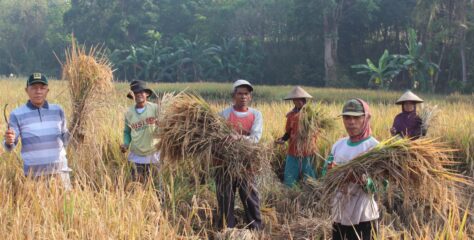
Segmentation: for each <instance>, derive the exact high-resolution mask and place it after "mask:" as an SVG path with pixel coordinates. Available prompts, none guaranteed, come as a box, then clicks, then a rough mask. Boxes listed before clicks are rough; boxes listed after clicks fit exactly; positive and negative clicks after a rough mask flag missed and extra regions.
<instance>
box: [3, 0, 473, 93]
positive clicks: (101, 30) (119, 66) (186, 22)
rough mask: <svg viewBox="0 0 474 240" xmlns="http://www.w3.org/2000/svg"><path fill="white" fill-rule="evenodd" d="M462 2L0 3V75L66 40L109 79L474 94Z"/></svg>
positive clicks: (467, 3)
mask: <svg viewBox="0 0 474 240" xmlns="http://www.w3.org/2000/svg"><path fill="white" fill-rule="evenodd" d="M473 10H474V1H473V0H398V1H393V0H100V1H99V0H70V1H69V0H35V1H33V0H2V1H0V32H1V35H0V74H4V75H7V74H10V73H13V74H23V75H26V74H28V73H30V72H32V71H42V72H46V73H47V74H48V75H51V76H55V77H60V74H61V70H60V64H59V61H58V60H61V59H63V58H64V50H65V49H66V48H67V46H68V45H69V44H70V42H71V37H72V35H73V34H74V36H75V37H76V38H77V40H78V42H79V43H83V44H86V45H88V46H92V45H97V44H99V45H102V46H103V47H104V48H106V49H107V53H108V55H109V58H110V59H111V61H112V63H113V64H114V67H115V69H116V70H115V77H116V78H117V79H120V80H131V79H143V80H146V81H160V82H176V81H177V82H195V81H217V82H221V81H232V80H235V79H237V78H246V79H249V80H251V81H252V82H255V83H258V84H292V85H294V84H302V85H312V86H330V87H358V88H368V87H370V88H384V89H406V88H414V89H419V90H421V91H426V92H440V93H449V92H454V91H462V92H473V91H474V69H473V68H472V67H470V66H472V62H473V61H474V51H473V48H474V31H473V21H474V11H473Z"/></svg>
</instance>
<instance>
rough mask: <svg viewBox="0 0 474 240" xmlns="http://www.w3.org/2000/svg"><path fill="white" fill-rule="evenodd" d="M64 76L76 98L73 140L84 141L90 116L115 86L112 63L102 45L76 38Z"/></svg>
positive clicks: (71, 126)
mask: <svg viewBox="0 0 474 240" xmlns="http://www.w3.org/2000/svg"><path fill="white" fill-rule="evenodd" d="M61 65H62V71H63V72H62V77H63V79H64V80H66V81H67V82H68V86H69V93H70V95H71V102H72V120H71V123H70V124H69V128H70V133H71V137H72V140H73V143H82V142H83V141H84V138H85V135H86V126H89V127H90V124H87V120H88V119H91V116H90V115H91V113H92V112H93V111H94V110H95V109H97V108H98V104H99V103H101V102H103V101H102V100H103V99H104V98H105V96H107V93H110V92H111V90H112V89H114V87H113V85H112V79H113V74H112V68H111V63H110V62H109V60H108V59H107V58H106V57H105V55H104V51H103V49H102V48H100V47H99V46H95V47H91V48H90V49H89V50H88V51H87V50H86V47H85V46H78V45H77V43H76V41H75V39H74V38H73V39H72V44H71V47H70V48H69V49H67V50H66V60H65V62H64V63H61Z"/></svg>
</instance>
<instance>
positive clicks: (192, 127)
mask: <svg viewBox="0 0 474 240" xmlns="http://www.w3.org/2000/svg"><path fill="white" fill-rule="evenodd" d="M233 136H234V137H233ZM236 136H237V133H236V132H235V131H234V130H233V128H232V127H231V126H230V125H229V124H228V123H227V121H226V120H225V119H224V118H222V117H221V116H220V115H219V114H218V113H217V111H215V110H214V109H213V108H212V107H211V106H210V105H209V104H208V103H207V102H206V101H205V100H204V99H202V98H201V97H199V96H197V95H193V94H189V93H184V92H182V93H179V94H176V95H174V96H173V97H169V98H168V99H167V102H166V103H163V104H162V111H161V113H160V119H159V124H158V128H157V132H156V137H157V138H158V139H159V142H158V145H157V148H158V149H159V151H160V153H161V159H162V160H163V161H164V162H165V163H169V164H172V165H175V166H178V165H183V164H189V165H190V167H191V171H194V173H195V174H197V175H201V174H203V173H204V174H206V173H208V172H209V169H210V168H220V169H223V170H224V172H225V174H226V175H228V176H229V177H231V178H235V179H245V178H249V179H250V178H253V177H255V175H256V174H257V173H258V172H260V170H261V169H262V167H263V166H264V165H266V164H268V157H267V151H266V148H265V147H264V146H263V145H261V144H256V143H252V142H250V141H248V140H246V139H244V138H237V137H236Z"/></svg>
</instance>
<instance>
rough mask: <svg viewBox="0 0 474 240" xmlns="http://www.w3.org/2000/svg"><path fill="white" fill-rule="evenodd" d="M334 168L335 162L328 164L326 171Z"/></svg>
mask: <svg viewBox="0 0 474 240" xmlns="http://www.w3.org/2000/svg"><path fill="white" fill-rule="evenodd" d="M334 167H336V163H335V162H331V163H328V170H331V169H333V168H334Z"/></svg>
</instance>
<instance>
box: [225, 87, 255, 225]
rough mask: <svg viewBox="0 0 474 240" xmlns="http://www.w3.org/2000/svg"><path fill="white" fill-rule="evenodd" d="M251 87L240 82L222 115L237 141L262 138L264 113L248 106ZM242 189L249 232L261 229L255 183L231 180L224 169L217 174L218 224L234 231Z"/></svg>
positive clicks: (234, 88)
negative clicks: (231, 127)
mask: <svg viewBox="0 0 474 240" xmlns="http://www.w3.org/2000/svg"><path fill="white" fill-rule="evenodd" d="M252 91H253V87H252V85H251V84H250V83H249V82H248V81H246V80H237V81H235V82H234V85H233V93H232V99H233V102H234V104H233V105H232V106H230V107H228V108H226V109H224V110H223V111H222V112H221V113H220V115H221V116H222V117H224V118H225V119H226V120H227V121H229V123H230V124H231V125H232V126H233V128H234V130H235V134H234V135H232V136H231V137H232V138H233V139H234V140H238V139H245V140H247V141H250V142H253V143H257V142H258V141H259V140H260V138H261V137H262V129H263V119H262V114H261V113H260V112H259V111H258V110H256V109H254V108H250V107H248V106H249V104H250V101H251V100H252ZM237 189H238V190H239V195H240V199H241V200H242V205H243V206H244V210H245V216H246V218H247V222H248V227H249V228H250V229H255V230H260V229H262V217H261V215H260V206H259V204H260V200H259V196H258V191H257V189H256V185H255V182H254V181H249V180H246V179H232V178H231V177H230V176H228V175H227V174H226V173H225V172H223V171H222V170H218V171H217V173H216V195H217V202H218V210H219V218H218V224H219V227H220V228H222V227H223V226H224V224H225V225H226V226H227V227H229V228H233V227H235V225H236V222H235V217H234V205H235V192H236V190H237Z"/></svg>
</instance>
